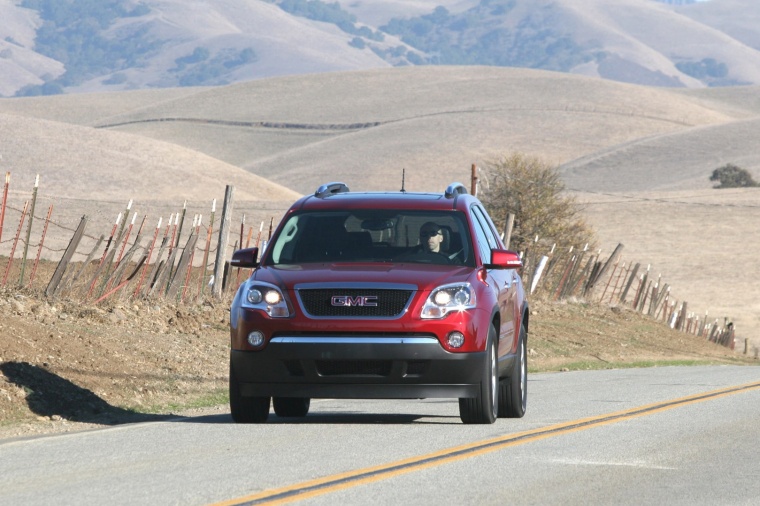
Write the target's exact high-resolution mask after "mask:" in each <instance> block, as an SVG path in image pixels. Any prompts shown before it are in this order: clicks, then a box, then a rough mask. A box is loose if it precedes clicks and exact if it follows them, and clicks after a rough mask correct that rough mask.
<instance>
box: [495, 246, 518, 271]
mask: <svg viewBox="0 0 760 506" xmlns="http://www.w3.org/2000/svg"><path fill="white" fill-rule="evenodd" d="M522 266H523V263H522V260H520V255H518V254H517V253H516V252H514V251H510V250H507V249H492V250H491V265H489V267H491V268H496V269H520V268H522Z"/></svg>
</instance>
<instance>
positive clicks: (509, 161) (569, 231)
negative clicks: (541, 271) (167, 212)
mask: <svg viewBox="0 0 760 506" xmlns="http://www.w3.org/2000/svg"><path fill="white" fill-rule="evenodd" d="M484 168H485V172H486V182H485V184H483V185H482V188H483V190H482V192H481V195H480V200H481V201H482V202H483V204H484V205H485V206H486V207H487V208H488V212H489V214H490V215H491V216H492V217H493V218H494V220H496V225H497V226H499V227H501V229H502V230H503V229H504V225H505V224H506V220H507V215H508V214H509V213H513V214H514V215H515V222H514V227H513V229H512V236H511V241H510V244H509V248H510V249H513V250H516V251H526V250H527V248H528V247H530V245H531V244H532V243H533V241H534V240H535V238H536V236H538V238H539V239H541V240H543V241H544V242H548V243H549V244H551V243H556V244H557V245H560V246H577V247H583V246H584V245H586V244H588V245H589V246H590V247H595V243H596V239H595V237H594V233H593V230H592V229H591V227H590V226H589V225H587V224H586V221H585V220H584V218H583V217H582V216H581V212H582V207H581V206H580V205H579V204H578V203H577V202H576V200H575V198H573V197H572V196H569V195H567V194H565V193H564V190H565V185H564V183H563V182H562V180H561V179H560V175H559V170H558V168H557V167H554V166H552V165H549V164H548V163H546V162H543V161H541V160H540V159H538V158H535V157H529V156H525V155H523V154H520V153H515V154H512V155H509V156H506V157H504V158H502V159H500V160H497V161H494V162H490V163H488V164H486V166H485V167H484Z"/></svg>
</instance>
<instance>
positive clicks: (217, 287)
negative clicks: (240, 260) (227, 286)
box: [211, 185, 235, 299]
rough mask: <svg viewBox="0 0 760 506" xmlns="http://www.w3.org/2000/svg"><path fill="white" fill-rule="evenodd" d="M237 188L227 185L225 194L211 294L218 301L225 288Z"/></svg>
mask: <svg viewBox="0 0 760 506" xmlns="http://www.w3.org/2000/svg"><path fill="white" fill-rule="evenodd" d="M234 190H235V187H234V186H231V185H227V188H226V190H225V192H224V205H223V206H222V217H221V223H220V225H219V240H218V241H217V246H216V263H215V264H214V284H213V286H212V287H211V293H212V295H213V296H214V297H216V298H217V299H221V298H222V290H223V288H224V263H225V257H226V256H227V244H228V243H229V241H230V223H231V221H232V197H233V194H234Z"/></svg>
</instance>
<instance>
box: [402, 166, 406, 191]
mask: <svg viewBox="0 0 760 506" xmlns="http://www.w3.org/2000/svg"><path fill="white" fill-rule="evenodd" d="M405 179H406V169H401V193H406V190H405V189H404V180H405Z"/></svg>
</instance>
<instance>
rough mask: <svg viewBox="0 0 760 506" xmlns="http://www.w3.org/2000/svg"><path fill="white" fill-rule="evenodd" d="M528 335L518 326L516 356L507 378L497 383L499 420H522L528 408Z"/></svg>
mask: <svg viewBox="0 0 760 506" xmlns="http://www.w3.org/2000/svg"><path fill="white" fill-rule="evenodd" d="M527 338H528V333H527V332H526V331H525V326H524V325H520V336H519V339H518V343H517V354H516V356H515V362H514V366H513V367H512V371H511V372H510V374H509V377H507V378H505V379H503V380H501V381H500V382H499V418H522V417H523V416H524V415H525V410H526V409H527V407H528V350H527V348H526V341H527Z"/></svg>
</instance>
